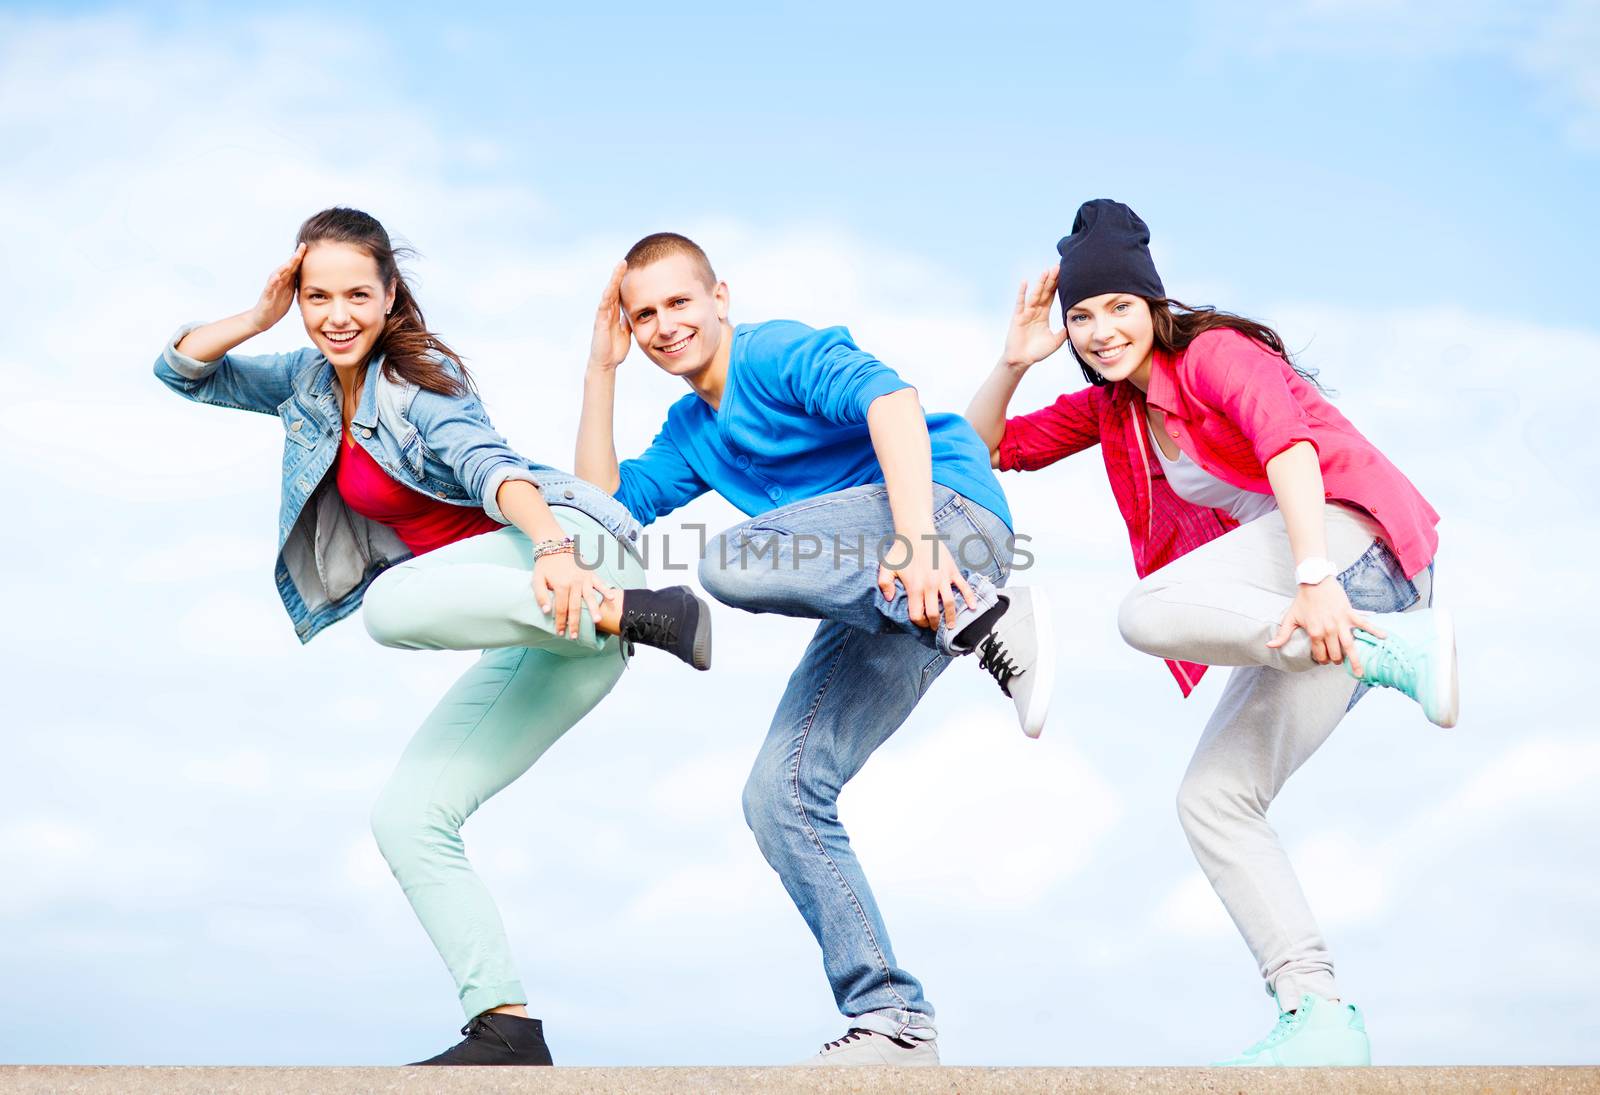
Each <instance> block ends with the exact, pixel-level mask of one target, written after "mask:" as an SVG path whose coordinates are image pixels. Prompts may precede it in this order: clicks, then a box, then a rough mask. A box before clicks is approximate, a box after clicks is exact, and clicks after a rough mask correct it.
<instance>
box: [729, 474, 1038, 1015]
mask: <svg viewBox="0 0 1600 1095" xmlns="http://www.w3.org/2000/svg"><path fill="white" fill-rule="evenodd" d="M933 492H934V496H933V506H934V511H933V516H934V528H935V529H936V531H937V532H938V534H939V536H940V538H941V541H942V542H943V544H944V545H945V548H946V549H947V550H951V551H954V552H955V553H956V556H957V562H958V566H959V567H960V569H961V571H962V573H963V575H965V576H966V577H967V580H968V581H969V582H970V583H972V585H973V588H974V592H975V593H977V594H978V596H979V598H980V602H987V603H991V604H992V603H993V598H994V587H995V586H997V585H1003V584H1004V582H1005V579H1006V576H1007V574H1008V573H1009V570H1010V565H1011V555H1012V548H1013V547H1014V541H1013V540H1012V537H1011V530H1010V529H1009V528H1008V527H1007V526H1006V524H1005V522H1004V521H1002V520H1001V519H1000V518H998V517H996V516H995V515H994V514H993V513H991V512H989V511H988V510H987V509H984V508H983V507H982V506H979V505H978V504H976V503H975V502H971V501H969V500H967V499H966V498H963V497H962V496H960V495H958V494H956V493H955V492H954V491H951V490H949V489H948V488H945V487H942V486H938V485H937V484H936V485H935V486H934V488H933ZM893 535H894V521H893V518H892V517H891V515H890V512H889V497H888V491H887V490H886V489H885V488H884V487H883V486H882V485H881V484H879V485H874V486H866V487H854V488H851V489H849V490H844V491H838V492H836V493H834V494H827V495H822V496H820V497H817V498H811V499H808V500H807V501H804V502H798V503H796V504H794V505H791V506H786V507H784V508H782V509H777V510H773V511H772V512H770V513H764V514H761V515H760V516H759V517H755V518H752V519H751V520H749V521H746V522H745V523H743V524H741V525H736V526H734V527H733V528H731V529H729V530H727V531H726V532H724V533H722V534H721V535H720V536H717V537H715V538H713V539H712V540H711V541H710V542H709V543H708V545H707V551H706V557H705V558H704V559H703V560H702V562H701V564H700V582H701V584H702V585H703V586H704V587H705V589H706V591H707V592H708V593H710V594H711V595H712V596H713V597H715V598H716V599H717V600H719V601H721V602H722V603H724V604H726V605H730V606H732V607H734V608H742V609H744V610H746V611H748V612H773V613H777V614H779V615H784V616H802V617H807V618H811V619H819V620H821V621H822V623H821V624H820V625H819V626H818V628H817V633H816V635H815V636H814V637H813V638H812V640H811V645H810V646H808V647H807V648H806V652H805V656H804V657H803V658H802V659H801V660H800V665H799V666H798V667H797V668H796V669H795V671H794V674H793V675H792V676H791V677H790V678H789V685H788V687H787V688H786V689H785V690H784V693H783V698H782V699H781V700H780V701H779V703H778V710H777V713H776V714H775V715H774V716H773V718H772V726H771V729H770V730H768V732H767V739H766V742H765V743H764V744H763V745H762V747H761V752H760V754H759V755H758V756H757V757H756V763H755V767H754V769H753V770H752V771H751V773H750V779H749V781H748V782H747V783H746V784H745V789H744V813H745V819H746V820H747V821H748V822H749V824H750V828H751V830H752V831H753V832H754V833H755V837H756V843H757V844H759V845H760V847H761V852H762V854H763V855H765V856H766V858H767V862H768V863H770V864H771V865H772V868H773V869H774V870H775V871H777V872H778V877H779V878H780V879H782V880H783V885H784V888H785V889H787V890H788V891H789V896H790V897H791V898H792V899H793V900H794V903H795V905H796V907H798V908H799V910H800V915H801V916H803V917H804V918H805V921H806V923H807V925H809V926H810V928H811V934H812V935H814V936H815V937H816V940H817V942H818V944H820V945H821V947H822V962H823V967H824V969H825V970H826V971H827V975H828V983H829V984H830V985H831V986H832V988H833V996H834V1000H835V1001H836V1002H837V1003H838V1005H839V1010H840V1011H841V1012H843V1013H844V1014H845V1015H846V1016H849V1017H850V1019H851V1021H852V1025H854V1026H859V1027H864V1028H866V1029H868V1030H875V1031H878V1032H880V1033H883V1034H889V1035H892V1036H896V1037H907V1036H909V1037H921V1038H932V1037H934V1035H935V1031H936V1028H935V1027H934V1021H933V1006H932V1005H931V1004H929V1003H928V1001H927V1000H926V999H925V998H924V997H923V995H922V985H921V984H920V983H919V982H918V981H917V979H916V978H915V977H913V976H911V974H910V973H908V972H906V971H905V970H904V969H902V968H901V967H900V966H899V964H898V963H897V962H896V961H895V957H894V949H893V948H892V947H891V946H890V944H889V933H888V931H887V929H886V928H885V927H884V924H883V917H882V916H881V915H880V914H879V912H878V904H877V902H876V901H875V900H874V899H873V896H872V889H871V887H869V886H868V885H867V879H866V875H865V874H864V873H863V872H862V870H861V864H860V863H859V862H857V860H856V857H855V853H854V851H852V849H851V847H850V838H849V835H848V834H847V833H846V832H845V830H844V826H843V825H841V824H840V823H839V810H838V800H839V792H840V791H841V790H843V789H844V785H845V784H846V783H848V782H849V781H850V779H851V777H853V776H854V775H855V774H856V773H857V772H859V771H861V768H862V766H863V765H864V764H866V762H867V758H868V757H870V756H871V755H872V753H873V751H874V750H875V749H877V748H878V746H880V745H882V744H883V743H884V742H885V741H887V740H888V739H889V736H890V735H891V734H893V733H894V732H895V731H896V730H898V729H899V728H900V726H901V724H902V723H904V722H905V721H906V719H907V717H909V716H910V714H911V712H912V709H914V708H915V707H916V706H917V703H918V701H919V700H921V699H922V696H923V693H925V692H926V691H927V690H928V686H929V685H930V684H932V683H933V680H934V678H935V677H937V676H938V675H939V674H940V673H941V672H943V670H944V667H945V666H946V665H948V664H949V663H950V661H951V655H950V654H949V653H948V652H947V651H948V649H949V648H948V645H947V644H948V636H946V635H945V633H944V625H943V623H942V622H941V624H940V628H939V631H938V632H937V633H936V632H933V631H930V630H928V629H926V628H921V627H918V626H917V625H916V624H913V623H912V622H911V619H910V615H909V612H908V609H907V604H906V595H905V591H904V590H903V589H901V588H899V586H896V588H895V598H894V600H893V601H885V600H884V599H883V595H882V594H881V593H880V592H879V591H878V587H877V564H878V558H879V554H878V552H879V545H880V544H881V543H882V542H884V541H886V540H889V539H890V538H892V537H893ZM858 545H862V546H864V550H861V551H858V550H857V549H858ZM841 549H842V550H841ZM903 552H904V547H903V546H901V547H897V548H894V549H892V550H890V551H889V552H888V558H889V559H890V561H891V563H892V562H893V561H894V560H895V559H896V558H903V557H904V556H903Z"/></svg>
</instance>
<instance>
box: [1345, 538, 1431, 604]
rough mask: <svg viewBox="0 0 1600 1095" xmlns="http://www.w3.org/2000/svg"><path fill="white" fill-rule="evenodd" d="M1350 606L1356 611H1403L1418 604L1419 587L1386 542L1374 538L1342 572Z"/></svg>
mask: <svg viewBox="0 0 1600 1095" xmlns="http://www.w3.org/2000/svg"><path fill="white" fill-rule="evenodd" d="M1339 584H1340V585H1342V586H1343V587H1344V592H1345V596H1347V597H1349V598H1350V607H1351V608H1353V609H1355V610H1356V611H1357V612H1404V611H1405V610H1406V609H1408V608H1410V607H1411V606H1412V605H1414V604H1416V603H1417V599H1418V597H1419V596H1420V594H1418V592H1417V587H1416V586H1415V585H1414V584H1412V582H1411V580H1410V579H1409V578H1407V577H1406V575H1405V571H1404V570H1402V569H1401V567H1400V562H1399V560H1397V559H1396V558H1395V557H1394V554H1393V553H1392V552H1390V550H1389V549H1388V548H1386V547H1384V545H1383V542H1382V541H1380V540H1374V541H1373V542H1372V546H1371V547H1369V548H1367V550H1366V551H1365V552H1363V553H1362V555H1361V558H1359V559H1357V560H1356V561H1355V562H1354V563H1351V564H1350V566H1349V567H1348V568H1347V569H1346V570H1345V571H1344V573H1342V574H1340V575H1339Z"/></svg>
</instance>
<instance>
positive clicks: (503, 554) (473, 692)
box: [363, 507, 645, 1018]
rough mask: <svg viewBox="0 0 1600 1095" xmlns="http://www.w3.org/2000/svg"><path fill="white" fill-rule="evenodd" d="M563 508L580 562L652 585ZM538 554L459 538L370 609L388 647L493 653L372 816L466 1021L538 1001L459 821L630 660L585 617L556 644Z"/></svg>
mask: <svg viewBox="0 0 1600 1095" xmlns="http://www.w3.org/2000/svg"><path fill="white" fill-rule="evenodd" d="M554 513H555V515H556V519H557V520H558V521H559V522H560V523H561V525H562V527H564V528H565V529H566V530H567V532H568V533H569V534H570V535H572V536H574V537H576V538H577V540H578V551H579V555H580V557H581V558H583V559H584V560H587V561H590V562H592V561H593V560H595V559H597V558H601V557H602V556H601V555H600V552H601V548H602V547H603V549H604V555H603V559H604V562H603V563H602V564H601V565H600V567H599V568H598V573H599V576H600V577H601V578H602V579H603V580H604V581H606V582H607V583H609V584H611V585H615V586H621V587H623V588H635V587H639V586H642V585H643V584H644V580H645V575H644V570H643V568H642V567H641V566H640V565H639V563H638V562H637V561H636V560H635V559H634V558H633V557H632V556H629V555H626V554H625V553H624V552H623V551H622V549H621V546H620V545H619V544H618V543H617V541H616V539H615V538H614V537H612V535H611V534H610V533H608V532H607V531H606V530H605V529H604V528H603V527H602V526H601V525H600V524H599V523H598V522H596V521H595V520H594V519H592V518H591V517H589V516H588V515H587V514H584V513H582V512H580V511H578V510H575V509H570V508H567V507H555V508H554ZM532 553H533V552H532V545H531V544H530V543H529V542H528V538H527V537H526V536H524V535H523V534H522V533H521V532H520V531H518V530H517V529H515V528H510V527H507V528H504V529H501V530H499V531H497V532H488V533H484V534H483V535H481V536H474V537H472V538H471V539H468V540H462V541H460V542H459V543H455V544H451V545H450V546H449V547H444V548H440V549H439V550H437V551H433V552H429V553H428V554H426V555H423V556H420V557H418V558H416V559H412V560H410V561H408V562H406V563H403V564H401V565H399V566H397V567H395V568H394V569H392V570H390V571H388V572H387V573H385V574H383V575H382V576H380V577H379V578H378V580H377V581H375V582H373V583H372V586H371V587H370V588H369V589H368V591H367V596H366V601H365V605H364V610H363V615H364V619H365V621H366V625H367V630H368V632H370V633H371V635H372V637H373V638H374V639H376V640H377V641H378V642H380V643H383V644H384V645H385V646H394V647H401V648H404V649H407V650H483V651H484V653H483V656H482V657H481V658H479V659H478V661H477V663H476V664H475V665H474V666H473V667H472V668H471V669H469V670H468V671H467V673H466V675H465V676H463V677H462V678H461V679H460V680H459V681H457V682H456V683H455V685H454V686H452V687H451V689H450V691H449V692H447V693H445V696H444V698H443V699H442V700H440V701H439V704H438V706H437V707H435V708H434V709H433V712H432V713H431V714H430V715H429V716H428V718H427V720H426V721H425V722H424V723H423V724H422V728H421V729H420V730H418V731H417V734H416V736H415V737H414V738H412V739H411V744H410V745H408V746H407V747H406V751H405V753H404V754H403V755H402V756H401V757H400V764H399V766H398V767H397V768H396V769H395V772H394V775H393V776H392V777H390V779H389V782H388V784H387V785H386V786H385V787H384V789H383V793H382V794H381V795H380V796H379V798H378V803H377V805H376V806H375V807H374V808H373V811H372V832H373V835H374V836H376V837H377V839H378V847H379V849H381V850H382V852H383V857H384V858H385V859H386V860H388V861H389V868H390V869H391V870H392V871H394V876H395V878H396V879H397V880H398V881H399V882H400V887H401V889H403V890H404V891H405V895H406V898H407V899H408V900H409V901H410V902H411V907H412V909H414V910H415V911H416V914H417V918H418V919H419V920H421V921H422V926H423V928H424V929H425V930H426V931H427V933H428V936H429V938H431V939H432V940H433V945H434V947H435V948H437V949H438V951H439V955H440V957H442V958H443V959H444V963H445V965H446V966H447V967H448V968H449V970H450V974H451V976H453V977H454V978H455V981H456V989H457V992H458V994H459V996H460V999H461V1007H462V1010H463V1011H465V1012H466V1014H467V1016H468V1017H469V1018H470V1017H471V1016H474V1015H478V1014H480V1013H481V1012H484V1011H487V1010H488V1009H490V1008H494V1007H499V1006H501V1005H503V1004H525V1003H527V1002H528V997H527V994H526V993H525V992H524V991H523V989H522V983H521V981H520V980H519V979H518V977H517V971H516V967H515V963H514V962H513V960H512V957H511V947H510V944H509V943H508V942H507V940H506V933H505V927H504V925H503V924H502V923H501V921H500V913H499V912H498V911H497V910H496V909H495V905H494V901H493V899H492V898H490V896H489V891H488V890H487V889H486V888H485V887H484V885H483V883H482V881H481V880H479V878H478V876H477V874H476V872H474V871H473V869H472V864H471V863H470V862H468V860H467V855H466V850H465V847H464V846H463V844H462V840H461V826H462V824H463V823H465V822H466V820H467V818H469V817H471V816H472V812H473V811H474V810H476V809H477V808H478V807H479V806H481V805H482V804H483V803H485V802H487V801H488V800H489V799H490V798H491V797H493V796H494V794H495V793H496V792H498V791H499V790H500V789H501V788H503V787H506V786H507V785H509V784H510V783H511V781H512V780H514V779H516V778H517V777H518V776H520V775H522V773H524V772H526V771H527V770H528V769H529V768H530V767H532V766H533V762H534V761H536V760H538V759H539V758H540V757H541V756H543V755H544V752H545V750H546V749H548V748H550V746H551V745H552V744H554V743H555V740H556V739H557V738H559V737H560V736H561V735H562V734H564V733H566V732H567V730H568V728H569V727H571V726H573V725H574V724H575V723H576V722H577V721H578V720H579V719H581V718H583V716H584V715H586V714H588V712H589V711H590V710H591V709H592V708H593V707H594V706H595V705H596V704H597V703H599V702H600V700H601V698H602V697H603V696H605V694H606V693H607V692H609V691H611V687H612V686H613V685H614V684H616V683H617V680H618V678H620V677H621V676H622V670H623V667H624V664H625V663H624V657H623V652H622V649H621V644H620V642H619V640H618V639H617V638H616V637H615V636H609V635H597V634H596V633H595V631H594V623H593V621H592V620H591V619H590V618H589V614H588V612H587V611H585V613H584V616H583V624H582V628H581V633H580V636H579V638H577V639H575V640H572V639H567V638H564V637H557V636H556V634H555V633H554V628H555V621H554V618H553V617H550V616H546V615H545V614H544V613H543V612H541V611H540V610H539V603H538V601H537V600H536V599H535V597H534V594H533V589H532V587H531V585H530V581H531V577H532V570H533V559H532Z"/></svg>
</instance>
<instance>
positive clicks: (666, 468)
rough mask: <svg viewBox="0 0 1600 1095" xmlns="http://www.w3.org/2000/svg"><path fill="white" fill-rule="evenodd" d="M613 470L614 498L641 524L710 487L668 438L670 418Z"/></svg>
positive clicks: (691, 499) (676, 506)
mask: <svg viewBox="0 0 1600 1095" xmlns="http://www.w3.org/2000/svg"><path fill="white" fill-rule="evenodd" d="M697 398H698V397H697ZM617 474H618V477H619V479H620V482H619V484H618V486H617V490H616V499H617V501H619V502H621V503H622V504H623V506H625V507H626V508H627V510H628V512H629V513H631V514H633V517H634V520H636V521H638V522H639V523H640V524H641V525H648V524H649V523H650V522H652V521H654V520H655V519H656V518H657V517H663V516H665V515H666V514H669V513H671V512H672V511H673V510H675V509H677V508H678V507H679V506H685V505H688V504H689V503H690V502H692V501H694V500H695V499H696V498H698V497H700V496H701V495H702V494H704V493H705V492H706V491H708V490H710V489H711V488H710V487H709V486H708V485H707V484H706V481H705V480H704V479H702V478H700V475H699V473H698V472H696V471H695V470H694V468H692V467H690V466H689V461H688V460H687V459H686V458H685V457H684V455H683V450H682V449H680V448H679V447H678V443H677V442H676V441H674V440H673V439H672V427H671V423H670V421H669V422H668V423H667V424H666V425H663V426H662V427H661V432H660V433H658V434H656V439H655V440H654V441H652V442H650V447H649V448H648V449H646V450H645V451H644V452H643V453H641V454H640V455H638V456H635V457H634V458H632V459H631V460H624V461H623V462H622V463H621V464H619V465H617Z"/></svg>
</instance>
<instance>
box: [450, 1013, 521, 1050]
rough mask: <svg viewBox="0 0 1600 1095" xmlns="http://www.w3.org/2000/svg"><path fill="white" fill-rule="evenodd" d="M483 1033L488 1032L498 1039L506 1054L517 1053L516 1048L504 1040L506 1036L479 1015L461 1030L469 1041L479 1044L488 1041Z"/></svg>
mask: <svg viewBox="0 0 1600 1095" xmlns="http://www.w3.org/2000/svg"><path fill="white" fill-rule="evenodd" d="M485 1031H488V1032H489V1034H493V1035H494V1036H495V1037H496V1038H498V1039H500V1044H501V1045H503V1046H505V1047H506V1052H508V1053H515V1052H516V1051H517V1050H516V1047H515V1046H513V1045H512V1044H511V1043H510V1042H509V1041H507V1040H506V1036H505V1035H504V1034H501V1033H500V1032H499V1031H498V1030H496V1029H495V1028H494V1027H493V1026H492V1025H491V1024H490V1023H489V1022H488V1020H486V1019H484V1017H483V1016H481V1015H480V1016H478V1017H477V1018H476V1019H473V1020H472V1022H470V1023H468V1024H467V1025H466V1026H464V1027H462V1028H461V1033H462V1034H465V1035H466V1036H467V1037H468V1038H469V1039H473V1040H476V1041H480V1042H486V1041H488V1040H489V1039H488V1035H487V1034H485V1033H484V1032H485Z"/></svg>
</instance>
